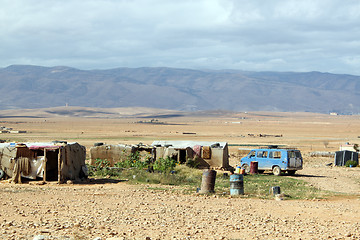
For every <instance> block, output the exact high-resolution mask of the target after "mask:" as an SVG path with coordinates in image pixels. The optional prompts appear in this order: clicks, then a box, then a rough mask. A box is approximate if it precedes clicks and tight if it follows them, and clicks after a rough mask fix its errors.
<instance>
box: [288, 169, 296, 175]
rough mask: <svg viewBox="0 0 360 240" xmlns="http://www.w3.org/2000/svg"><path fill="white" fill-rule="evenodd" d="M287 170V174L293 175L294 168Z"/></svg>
mask: <svg viewBox="0 0 360 240" xmlns="http://www.w3.org/2000/svg"><path fill="white" fill-rule="evenodd" d="M287 172H288V174H289V175H294V174H295V172H296V170H288V171H287Z"/></svg>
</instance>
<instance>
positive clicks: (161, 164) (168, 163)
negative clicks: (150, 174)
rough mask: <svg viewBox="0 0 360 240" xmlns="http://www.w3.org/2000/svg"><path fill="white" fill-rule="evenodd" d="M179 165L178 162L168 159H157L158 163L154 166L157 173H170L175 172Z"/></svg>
mask: <svg viewBox="0 0 360 240" xmlns="http://www.w3.org/2000/svg"><path fill="white" fill-rule="evenodd" d="M176 164H177V160H175V159H173V158H170V157H166V158H159V159H156V161H155V162H154V164H153V168H154V170H156V171H160V172H170V171H172V170H174V168H175V166H176Z"/></svg>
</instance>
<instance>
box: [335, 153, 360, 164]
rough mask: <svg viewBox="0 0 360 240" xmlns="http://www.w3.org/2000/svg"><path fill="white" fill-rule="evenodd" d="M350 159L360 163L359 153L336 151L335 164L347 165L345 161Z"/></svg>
mask: <svg viewBox="0 0 360 240" xmlns="http://www.w3.org/2000/svg"><path fill="white" fill-rule="evenodd" d="M349 160H353V161H356V162H357V163H359V154H358V153H357V152H353V151H347V150H345V151H337V152H335V161H334V165H335V166H345V163H346V162H347V161H349Z"/></svg>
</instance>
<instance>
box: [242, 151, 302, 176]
mask: <svg viewBox="0 0 360 240" xmlns="http://www.w3.org/2000/svg"><path fill="white" fill-rule="evenodd" d="M252 161H256V162H258V171H259V173H263V172H264V171H272V172H273V174H274V175H277V176H279V175H281V173H283V172H285V171H287V173H288V174H289V175H293V174H295V172H296V171H297V170H301V169H302V168H303V159H302V156H301V153H300V151H299V150H297V149H281V148H269V149H266V148H263V149H253V150H251V151H250V153H249V154H248V155H247V156H246V157H243V158H242V159H241V160H240V165H241V168H243V169H245V172H246V173H249V172H250V162H252Z"/></svg>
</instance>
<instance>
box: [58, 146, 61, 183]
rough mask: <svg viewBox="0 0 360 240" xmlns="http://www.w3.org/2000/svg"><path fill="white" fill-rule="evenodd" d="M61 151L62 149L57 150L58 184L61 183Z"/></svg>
mask: <svg viewBox="0 0 360 240" xmlns="http://www.w3.org/2000/svg"><path fill="white" fill-rule="evenodd" d="M61 150H62V147H60V148H59V153H58V184H60V183H61Z"/></svg>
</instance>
